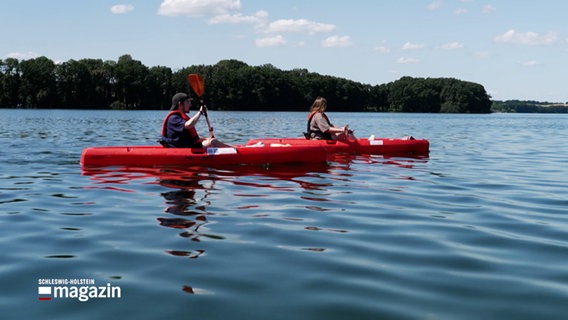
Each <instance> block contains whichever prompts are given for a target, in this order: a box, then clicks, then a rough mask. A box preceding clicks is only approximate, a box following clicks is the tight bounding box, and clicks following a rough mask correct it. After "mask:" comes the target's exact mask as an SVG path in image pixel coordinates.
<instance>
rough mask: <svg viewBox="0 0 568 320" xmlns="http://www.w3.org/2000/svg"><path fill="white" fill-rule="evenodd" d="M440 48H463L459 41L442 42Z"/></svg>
mask: <svg viewBox="0 0 568 320" xmlns="http://www.w3.org/2000/svg"><path fill="white" fill-rule="evenodd" d="M440 48H442V49H444V50H452V49H461V48H463V43H460V42H450V43H446V44H443V45H442V46H441V47H440Z"/></svg>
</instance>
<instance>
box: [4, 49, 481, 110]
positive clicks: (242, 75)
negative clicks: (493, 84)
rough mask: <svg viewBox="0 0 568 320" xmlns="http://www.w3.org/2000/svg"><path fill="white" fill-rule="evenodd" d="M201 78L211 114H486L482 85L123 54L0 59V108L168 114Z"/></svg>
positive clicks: (450, 80) (438, 79)
mask: <svg viewBox="0 0 568 320" xmlns="http://www.w3.org/2000/svg"><path fill="white" fill-rule="evenodd" d="M190 73H199V74H201V75H202V76H203V77H204V79H205V88H206V89H205V94H204V99H205V100H206V101H207V104H208V106H209V108H211V109H214V110H248V111H307V110H308V109H309V107H310V105H311V104H312V102H313V101H314V99H315V98H316V97H318V96H323V97H325V98H326V99H327V100H328V104H329V106H330V110H333V111H356V112H359V111H380V112H432V113H437V112H460V113H464V112H467V113H488V112H490V107H491V101H490V97H489V96H488V95H487V93H486V92H485V89H484V88H483V86H481V85H479V84H476V83H472V82H465V81H461V80H457V79H451V78H426V79H424V78H412V77H402V78H401V79H399V80H397V81H394V82H391V83H387V84H383V85H377V86H371V85H368V84H361V83H358V82H355V81H351V80H348V79H344V78H338V77H332V76H325V75H320V74H317V73H313V72H309V71H308V70H306V69H293V70H289V71H285V70H280V69H278V68H276V67H275V66H273V65H271V64H265V65H261V66H249V65H248V64H246V63H244V62H241V61H238V60H222V61H219V62H218V63H217V64H215V65H212V66H211V65H209V66H206V65H193V66H190V67H186V68H182V69H180V70H177V71H172V69H170V68H169V67H164V66H155V67H151V68H148V67H146V66H144V65H143V64H142V63H141V62H140V61H138V60H134V59H133V58H132V57H131V56H130V55H123V56H120V57H119V58H118V61H116V62H115V61H102V60H100V59H99V60H97V59H81V60H78V61H76V60H69V61H67V62H63V63H60V64H55V63H54V62H53V61H51V60H49V59H48V58H46V57H39V58H36V59H30V60H24V61H18V60H17V59H10V58H9V59H6V60H0V89H1V91H0V107H3V108H14V107H16V108H55V107H57V108H85V109H96V108H100V109H109V108H112V109H137V110H140V109H168V108H169V107H170V99H171V96H172V95H173V94H174V93H176V92H180V91H181V92H189V91H190V88H189V86H188V83H187V75H188V74H190Z"/></svg>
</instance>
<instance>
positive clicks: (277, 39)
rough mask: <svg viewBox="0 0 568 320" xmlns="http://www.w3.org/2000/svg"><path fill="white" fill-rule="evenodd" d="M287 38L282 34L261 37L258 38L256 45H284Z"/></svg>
mask: <svg viewBox="0 0 568 320" xmlns="http://www.w3.org/2000/svg"><path fill="white" fill-rule="evenodd" d="M286 42H287V41H286V39H285V38H284V37H283V36H281V35H277V36H274V37H266V38H261V39H256V46H257V47H277V46H283V45H285V44H286Z"/></svg>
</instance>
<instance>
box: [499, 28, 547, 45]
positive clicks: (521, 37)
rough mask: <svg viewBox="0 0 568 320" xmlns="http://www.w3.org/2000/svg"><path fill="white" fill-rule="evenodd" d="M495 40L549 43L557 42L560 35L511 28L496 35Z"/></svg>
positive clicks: (514, 42) (501, 41) (502, 41)
mask: <svg viewBox="0 0 568 320" xmlns="http://www.w3.org/2000/svg"><path fill="white" fill-rule="evenodd" d="M494 40H495V42H499V43H513V44H521V45H528V46H535V45H548V44H554V43H556V41H557V40H558V35H557V34H556V33H555V32H549V33H547V34H543V35H541V34H538V33H536V32H525V33H522V32H516V31H515V30H514V29H511V30H509V31H507V32H505V33H503V34H502V35H499V36H496V37H495V38H494Z"/></svg>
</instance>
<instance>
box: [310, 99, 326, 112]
mask: <svg viewBox="0 0 568 320" xmlns="http://www.w3.org/2000/svg"><path fill="white" fill-rule="evenodd" d="M326 107H327V100H325V98H323V97H317V98H316V100H315V101H314V103H313V104H312V106H311V107H310V112H324V111H325V108H326Z"/></svg>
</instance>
